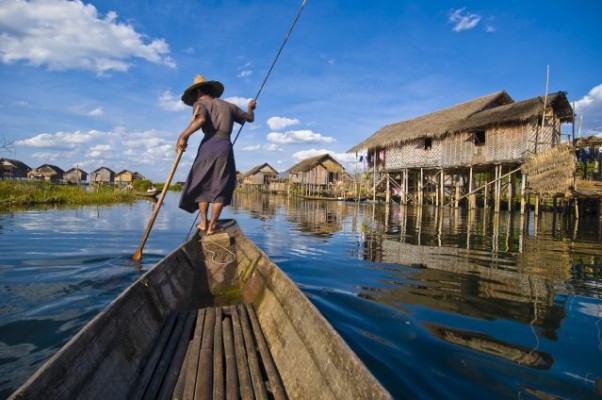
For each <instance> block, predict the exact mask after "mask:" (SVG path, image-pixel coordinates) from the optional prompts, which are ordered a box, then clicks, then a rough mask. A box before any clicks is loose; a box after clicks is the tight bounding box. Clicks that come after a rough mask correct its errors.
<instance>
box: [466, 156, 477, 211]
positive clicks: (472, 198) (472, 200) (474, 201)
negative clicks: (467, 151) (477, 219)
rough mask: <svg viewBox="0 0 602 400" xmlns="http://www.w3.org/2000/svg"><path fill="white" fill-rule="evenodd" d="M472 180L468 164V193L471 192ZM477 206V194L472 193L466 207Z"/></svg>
mask: <svg viewBox="0 0 602 400" xmlns="http://www.w3.org/2000/svg"><path fill="white" fill-rule="evenodd" d="M473 181H474V177H473V175H472V165H471V166H470V171H469V172H468V193H472V184H473ZM474 208H477V195H476V193H473V194H471V195H470V197H469V198H468V209H469V210H472V209H474Z"/></svg>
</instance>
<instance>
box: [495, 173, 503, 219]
mask: <svg viewBox="0 0 602 400" xmlns="http://www.w3.org/2000/svg"><path fill="white" fill-rule="evenodd" d="M501 175H502V174H501V165H496V166H495V192H494V194H493V196H494V207H493V211H494V212H496V213H499V212H500V200H501V196H502V195H501V193H500V191H501V189H502V186H501V185H500V176H501Z"/></svg>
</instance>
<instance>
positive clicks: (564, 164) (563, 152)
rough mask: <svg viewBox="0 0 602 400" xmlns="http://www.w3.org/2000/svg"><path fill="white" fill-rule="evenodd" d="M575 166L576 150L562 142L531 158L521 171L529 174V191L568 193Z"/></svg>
mask: <svg viewBox="0 0 602 400" xmlns="http://www.w3.org/2000/svg"><path fill="white" fill-rule="evenodd" d="M575 168H576V167H575V154H574V150H573V149H572V148H571V147H569V146H568V145H566V144H561V145H558V146H556V147H553V148H551V149H549V150H547V151H545V152H543V153H540V154H537V155H534V156H533V157H531V158H529V159H528V160H527V161H526V162H525V163H524V164H523V165H522V171H521V172H522V173H523V174H526V175H527V190H528V191H529V192H533V193H538V194H545V195H550V196H556V195H566V194H568V192H569V191H570V189H571V187H572V185H573V182H574V175H575Z"/></svg>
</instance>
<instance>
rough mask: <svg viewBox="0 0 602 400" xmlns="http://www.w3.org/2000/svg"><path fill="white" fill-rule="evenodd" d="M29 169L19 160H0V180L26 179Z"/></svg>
mask: <svg viewBox="0 0 602 400" xmlns="http://www.w3.org/2000/svg"><path fill="white" fill-rule="evenodd" d="M29 171H31V168H30V167H29V166H28V165H27V164H25V163H24V162H21V161H19V160H13V159H10V158H0V179H22V178H27V173H28V172H29Z"/></svg>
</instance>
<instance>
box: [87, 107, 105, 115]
mask: <svg viewBox="0 0 602 400" xmlns="http://www.w3.org/2000/svg"><path fill="white" fill-rule="evenodd" d="M103 114H104V111H103V110H102V107H96V108H95V109H94V110H92V111H90V112H88V113H87V114H86V115H88V116H90V117H100V116H101V115H103Z"/></svg>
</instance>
